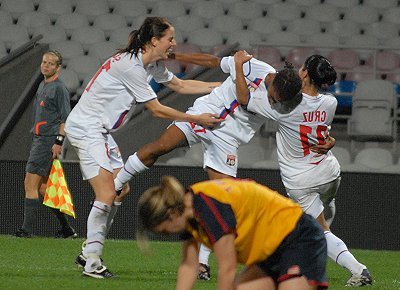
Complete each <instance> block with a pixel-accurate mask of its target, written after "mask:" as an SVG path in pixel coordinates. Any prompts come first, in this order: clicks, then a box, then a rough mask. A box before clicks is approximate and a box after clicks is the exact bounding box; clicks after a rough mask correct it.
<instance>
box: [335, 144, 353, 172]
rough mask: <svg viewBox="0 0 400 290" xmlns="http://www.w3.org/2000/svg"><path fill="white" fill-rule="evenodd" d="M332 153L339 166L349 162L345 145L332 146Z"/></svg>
mask: <svg viewBox="0 0 400 290" xmlns="http://www.w3.org/2000/svg"><path fill="white" fill-rule="evenodd" d="M332 153H333V155H335V157H336V159H337V160H338V162H339V164H340V167H343V166H346V165H349V164H351V155H350V151H349V150H348V149H347V148H346V147H341V146H334V147H333V148H332Z"/></svg>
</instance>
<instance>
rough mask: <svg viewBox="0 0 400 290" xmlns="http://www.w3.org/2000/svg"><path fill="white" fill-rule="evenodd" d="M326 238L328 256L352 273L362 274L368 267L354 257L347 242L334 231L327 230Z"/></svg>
mask: <svg viewBox="0 0 400 290" xmlns="http://www.w3.org/2000/svg"><path fill="white" fill-rule="evenodd" d="M325 238H326V242H327V244H328V256H329V258H331V259H332V260H333V261H335V262H336V263H337V264H339V265H340V266H342V267H344V268H346V269H347V270H349V271H350V272H351V273H352V274H360V273H361V272H362V270H363V269H365V268H366V267H365V265H363V264H361V263H360V262H358V261H357V260H356V258H354V256H353V255H352V253H350V252H349V250H348V249H347V246H346V244H345V243H344V242H343V241H342V240H341V239H339V238H338V237H337V236H335V235H334V234H333V233H331V232H329V231H326V232H325Z"/></svg>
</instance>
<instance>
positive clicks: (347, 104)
mask: <svg viewBox="0 0 400 290" xmlns="http://www.w3.org/2000/svg"><path fill="white" fill-rule="evenodd" d="M356 87H357V83H356V82H355V81H349V80H338V81H336V82H335V83H334V84H333V85H331V86H329V88H328V90H327V91H328V92H329V93H332V94H334V95H335V97H336V99H337V101H338V105H337V108H336V114H337V115H349V114H351V106H352V103H353V101H352V99H353V94H354V92H355V90H356Z"/></svg>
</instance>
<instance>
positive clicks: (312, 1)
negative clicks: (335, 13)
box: [286, 0, 321, 9]
mask: <svg viewBox="0 0 400 290" xmlns="http://www.w3.org/2000/svg"><path fill="white" fill-rule="evenodd" d="M286 2H287V3H293V4H296V5H298V6H302V7H304V9H307V8H308V7H311V6H314V5H319V4H321V0H286Z"/></svg>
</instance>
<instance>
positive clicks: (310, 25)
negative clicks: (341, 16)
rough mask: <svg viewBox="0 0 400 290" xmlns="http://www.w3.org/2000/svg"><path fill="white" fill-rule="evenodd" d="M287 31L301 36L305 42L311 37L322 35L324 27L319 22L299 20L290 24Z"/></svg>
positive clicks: (308, 19) (305, 19)
mask: <svg viewBox="0 0 400 290" xmlns="http://www.w3.org/2000/svg"><path fill="white" fill-rule="evenodd" d="M287 31H288V32H292V33H296V34H298V35H300V38H301V40H302V41H303V42H305V41H306V39H307V38H308V37H309V36H310V35H314V34H318V33H321V32H322V27H321V24H320V22H319V21H317V20H314V19H310V18H298V19H294V20H293V21H291V22H290V23H289V25H288V27H287Z"/></svg>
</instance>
